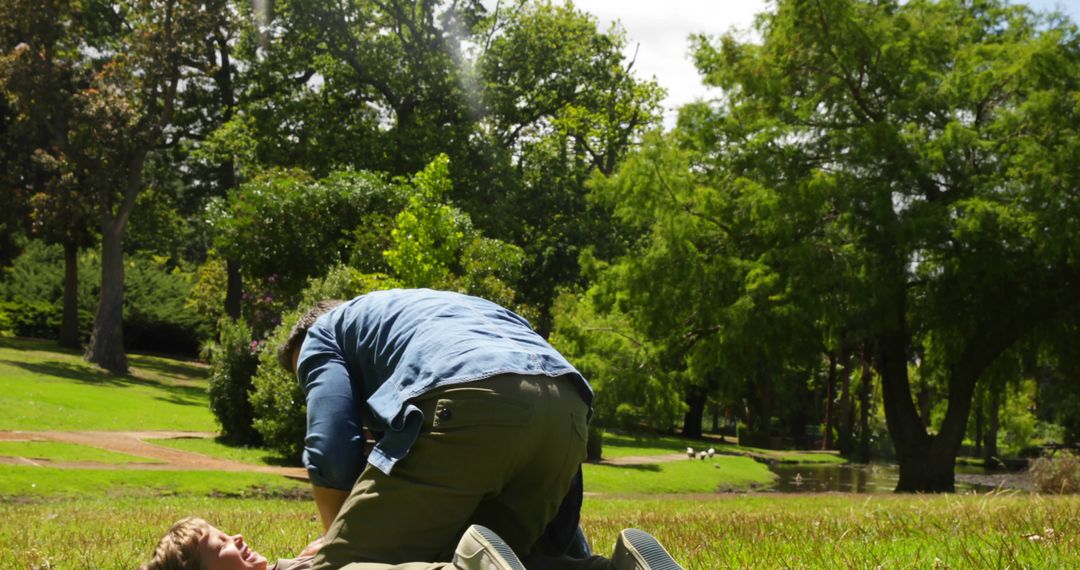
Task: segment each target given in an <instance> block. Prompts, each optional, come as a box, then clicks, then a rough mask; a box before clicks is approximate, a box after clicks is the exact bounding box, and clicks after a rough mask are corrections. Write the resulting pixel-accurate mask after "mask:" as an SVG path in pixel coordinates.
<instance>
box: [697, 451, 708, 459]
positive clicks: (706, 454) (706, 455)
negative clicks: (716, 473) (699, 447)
mask: <svg viewBox="0 0 1080 570" xmlns="http://www.w3.org/2000/svg"><path fill="white" fill-rule="evenodd" d="M708 456H709V454H708V453H705V452H704V451H699V452H698V454H697V458H698V459H700V460H702V461H705V458H706V457H708Z"/></svg>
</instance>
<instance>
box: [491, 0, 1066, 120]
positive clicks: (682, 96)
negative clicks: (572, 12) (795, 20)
mask: <svg viewBox="0 0 1080 570" xmlns="http://www.w3.org/2000/svg"><path fill="white" fill-rule="evenodd" d="M1026 3H1027V4H1028V5H1030V6H1032V7H1033V8H1035V9H1038V10H1048V9H1060V10H1061V11H1063V12H1065V13H1066V14H1067V15H1069V16H1070V17H1071V18H1072V20H1073V21H1074V22H1078V23H1080V0H1030V1H1028V2H1026ZM488 4H491V5H494V1H492V0H485V5H488ZM574 5H575V6H576V7H577V8H578V9H579V10H582V11H584V12H588V13H589V14H592V15H593V16H595V17H596V19H597V21H598V22H599V24H600V27H601V29H603V30H606V29H607V27H608V26H609V25H610V24H611V22H613V21H616V20H617V21H619V22H620V23H621V24H622V27H623V29H625V30H626V36H627V57H628V58H629V57H633V56H634V51H635V49H636V50H637V59H636V62H635V63H634V69H635V70H636V72H637V74H638V77H643V78H651V77H655V78H656V80H657V82H658V83H659V84H660V85H661V86H662V87H664V88H665V89H667V91H668V96H667V99H665V100H664V109H665V112H664V125H665V126H666V127H667V128H671V127H672V126H673V125H674V123H675V118H676V110H677V109H678V107H679V106H680V105H682V104H684V103H688V102H691V101H694V100H697V99H703V98H709V97H710V94H709V89H708V88H706V87H705V86H704V85H702V83H701V78H700V76H699V75H698V73H697V69H696V68H695V67H694V64H693V63H692V62H691V61H690V57H689V51H688V50H689V41H688V38H689V36H690V34H700V33H704V34H708V35H720V34H723V33H725V32H727V31H728V30H730V29H732V28H735V29H738V30H749V29H750V26H751V24H753V21H754V15H755V14H757V13H758V12H761V11H762V10H764V9H765V8H766V2H765V0H659V1H658V0H575V1H574Z"/></svg>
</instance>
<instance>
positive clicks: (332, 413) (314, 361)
mask: <svg viewBox="0 0 1080 570" xmlns="http://www.w3.org/2000/svg"><path fill="white" fill-rule="evenodd" d="M297 376H298V378H299V380H300V386H301V388H302V389H303V391H304V394H305V395H306V399H307V436H306V437H305V439H304V467H306V468H307V471H308V476H309V477H310V478H311V482H312V483H314V484H315V485H318V486H319V487H326V488H330V489H339V490H342V491H347V490H349V489H351V488H352V486H353V484H354V483H355V482H356V479H357V478H358V477H359V476H360V472H361V471H362V470H363V468H364V464H365V462H366V457H365V456H364V432H363V429H362V422H361V420H360V415H359V411H358V409H357V404H358V402H356V401H355V398H354V394H353V388H352V382H350V379H349V371H348V369H347V367H346V363H345V359H344V358H343V356H342V355H341V351H340V349H338V348H337V346H336V343H335V342H333V339H331V338H329V337H328V335H327V333H326V331H323V330H320V329H319V328H318V327H312V328H311V330H309V331H308V336H307V337H306V338H305V340H304V344H303V346H302V348H301V351H300V359H299V362H298V363H297Z"/></svg>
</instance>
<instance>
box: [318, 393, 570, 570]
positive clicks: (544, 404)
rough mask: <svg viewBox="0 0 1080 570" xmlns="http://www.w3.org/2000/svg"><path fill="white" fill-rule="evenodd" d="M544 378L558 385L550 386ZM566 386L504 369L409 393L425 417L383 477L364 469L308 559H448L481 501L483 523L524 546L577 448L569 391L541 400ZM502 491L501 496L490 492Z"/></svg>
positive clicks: (556, 494)
mask: <svg viewBox="0 0 1080 570" xmlns="http://www.w3.org/2000/svg"><path fill="white" fill-rule="evenodd" d="M552 382H560V383H562V384H565V388H564V389H557V390H553V389H551V388H550V385H551V383H552ZM571 390H572V384H571V383H570V382H569V381H568V380H565V379H563V380H558V381H556V380H553V379H549V378H546V377H533V376H514V375H504V376H498V377H495V378H491V379H488V380H484V381H479V382H474V383H468V384H463V385H459V386H455V387H451V388H445V389H442V390H439V391H437V392H435V393H432V394H430V395H429V397H426V398H422V399H420V400H418V401H417V402H416V404H417V406H418V407H419V408H420V409H421V411H423V412H424V415H425V418H426V419H425V428H424V430H423V431H422V432H421V434H420V436H419V437H418V439H417V441H416V443H415V444H414V446H413V448H412V449H411V450H410V452H409V454H408V455H407V456H406V457H405V458H404V459H402V460H401V461H399V462H398V463H397V465H396V466H395V467H394V470H393V472H392V475H390V476H387V475H385V474H383V473H382V472H381V471H379V470H377V469H374V468H373V467H371V466H368V467H367V468H366V469H365V470H364V472H363V474H362V475H361V476H360V479H359V480H358V481H357V483H356V485H355V486H354V488H353V490H352V491H351V493H350V496H349V498H348V499H347V500H346V502H345V504H344V506H343V507H342V510H341V512H340V513H339V514H338V516H337V518H336V519H335V520H334V522H333V524H332V525H331V527H330V530H329V531H328V533H327V536H326V539H325V541H324V545H323V547H322V549H321V550H320V552H319V555H318V556H317V557H316V559H315V564H314V568H316V569H318V570H324V569H337V568H342V567H345V566H346V565H348V564H350V563H361V562H379V563H384V564H400V563H406V562H413V561H422V562H432V561H446V560H449V558H450V556H451V554H452V552H453V549H454V546H455V545H456V544H457V541H458V539H459V538H460V537H461V535H462V533H463V532H464V530H465V529H466V528H467V527H468V525H469V524H473V523H476V522H479V523H480V524H483V522H482V520H481V519H480V517H477V516H476V515H477V514H478V510H479V509H480V507H481V505H487V506H488V508H486V509H485V511H492V510H494V511H498V515H497V516H493V517H489V518H490V520H491V522H489V524H488V526H490V527H491V528H492V530H494V531H495V532H496V533H499V534H500V536H503V537H504V539H507V542H508V543H509V544H510V545H511V547H512V548H514V549H515V550H516V551H517V552H522V553H524V552H525V551H526V550H527V549H528V548H529V546H531V544H532V543H533V542H534V541H535V540H536V539H537V538H538V537H539V536H540V533H541V532H542V531H543V527H544V524H546V522H547V521H548V519H550V518H551V516H553V515H554V513H555V510H556V509H557V508H558V505H559V502H560V500H561V499H562V498H563V496H564V495H565V493H566V488H567V487H568V485H569V480H570V477H572V475H573V473H574V471H575V470H576V469H577V464H578V463H580V461H581V457H580V455H583V454H584V417H585V411H586V406H585V404H584V402H582V401H581V398H580V396H578V395H577V394H576V391H574V392H573V396H574V398H575V399H576V402H577V405H576V406H569V405H567V404H566V403H565V402H563V403H558V402H557V403H556V405H550V402H551V401H557V400H560V399H561V400H568V401H569V399H568V398H566V397H565V396H566V395H567V394H569V393H570V391H571ZM570 408H574V410H573V413H570V411H569V410H570ZM553 414H557V415H559V418H558V419H553V418H552V416H553ZM579 420H580V421H579ZM555 426H561V427H558V429H556V427H555ZM578 431H580V432H581V433H580V438H579V437H578V434H577V432H578ZM578 439H580V443H578V442H577V440H578ZM579 447H580V453H579V452H578V448H579ZM538 458H546V459H547V460H546V461H542V462H539V463H538ZM526 481H527V482H529V484H530V485H531V487H529V488H528V489H526V488H525V487H524V486H523V483H524V482H526ZM552 481H554V482H552ZM507 492H509V497H508V498H507V500H505V501H499V500H497V499H499V498H500V497H503V495H504V494H506V493H507ZM508 535H510V536H509V537H508ZM511 540H512V542H511Z"/></svg>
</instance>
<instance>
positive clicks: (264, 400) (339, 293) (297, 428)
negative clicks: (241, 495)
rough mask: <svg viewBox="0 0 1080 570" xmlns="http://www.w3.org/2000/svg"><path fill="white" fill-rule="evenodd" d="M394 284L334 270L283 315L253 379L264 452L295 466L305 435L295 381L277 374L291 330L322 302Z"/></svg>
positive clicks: (340, 268)
mask: <svg viewBox="0 0 1080 570" xmlns="http://www.w3.org/2000/svg"><path fill="white" fill-rule="evenodd" d="M397 286H399V284H398V282H397V281H395V280H393V279H391V278H389V277H386V276H385V275H379V274H366V273H361V272H360V271H358V270H356V269H353V268H351V267H346V266H342V265H339V266H337V267H335V268H333V269H331V270H330V272H329V273H328V274H327V275H326V276H325V277H323V278H321V279H312V280H310V281H309V282H308V287H307V288H306V289H305V290H304V291H303V292H302V293H301V295H300V297H301V299H302V300H301V302H300V305H299V306H298V307H297V308H296V310H294V311H291V312H289V313H286V314H284V315H282V317H281V324H279V325H278V327H277V328H276V329H274V331H273V332H272V333H271V334H270V336H269V338H267V339H266V345H265V347H264V348H263V350H262V351H261V352H260V354H259V367H258V371H257V372H256V373H255V377H254V378H253V379H252V383H253V384H254V386H255V391H254V393H252V395H251V403H252V406H253V408H254V410H255V429H257V430H259V433H260V434H262V437H263V441H264V443H265V445H266V447H267V448H269V449H271V450H273V451H274V452H275V453H277V454H279V455H281V456H282V457H285V458H288V459H292V460H295V461H299V459H300V454H301V452H302V451H303V449H304V434H305V431H306V429H307V424H306V422H307V406H306V405H305V403H304V393H303V391H301V390H300V385H299V383H297V381H296V377H295V376H293V375H292V374H289V373H288V372H286V371H284V370H282V369H281V367H280V366H278V363H277V357H276V355H275V352H276V351H277V347H278V346H280V345H281V344H282V343H283V342H285V339H286V338H287V337H288V336H289V332H290V331H291V330H292V327H293V325H295V324H296V321H297V320H298V319H299V318H300V315H302V314H303V313H304V312H305V311H307V310H308V308H309V307H310V306H311V305H313V304H314V303H315V302H316V301H319V300H321V299H351V298H353V297H355V296H357V295H362V294H364V293H368V292H370V291H376V290H380V289H390V288H393V287H397Z"/></svg>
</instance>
